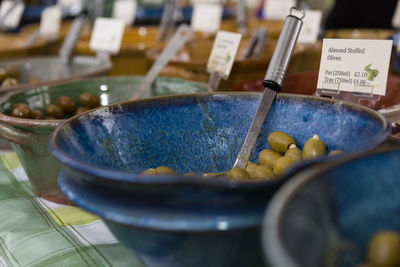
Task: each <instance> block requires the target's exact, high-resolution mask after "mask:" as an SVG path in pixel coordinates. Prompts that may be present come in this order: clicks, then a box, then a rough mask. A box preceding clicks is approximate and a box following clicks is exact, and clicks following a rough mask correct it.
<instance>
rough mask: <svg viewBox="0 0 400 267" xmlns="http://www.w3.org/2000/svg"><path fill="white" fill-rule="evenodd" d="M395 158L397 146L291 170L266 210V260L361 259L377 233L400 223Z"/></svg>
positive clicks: (287, 263) (311, 263) (285, 266)
mask: <svg viewBox="0 0 400 267" xmlns="http://www.w3.org/2000/svg"><path fill="white" fill-rule="evenodd" d="M399 163H400V147H398V146H397V147H391V148H389V149H388V148H386V149H383V150H382V149H380V150H377V151H369V152H366V153H362V154H357V155H351V156H348V157H344V158H340V159H337V160H336V161H332V162H325V163H323V164H318V165H313V166H312V168H306V169H305V170H303V171H302V172H299V173H297V174H296V175H294V176H293V177H292V179H291V180H290V181H289V182H288V183H287V184H285V185H284V186H283V187H282V188H281V189H280V190H279V191H278V192H277V194H276V195H275V196H274V197H273V199H272V201H271V202H270V205H269V207H268V208H267V212H266V214H265V216H264V221H263V232H262V240H263V247H264V253H265V257H266V259H267V261H268V262H269V264H270V265H269V266H272V267H295V266H296V267H300V266H304V267H306V266H307V267H317V266H343V267H345V266H346V267H347V266H358V264H361V263H365V262H366V248H367V244H368V241H369V240H370V238H371V237H372V236H373V235H374V234H375V233H377V232H378V231H380V230H396V231H399V229H400V214H399V212H398V211H399V209H400V189H399V188H400V179H399V172H400V164H399ZM382 253H383V251H382ZM382 253H381V255H383V254H382ZM360 266H361V265H360Z"/></svg>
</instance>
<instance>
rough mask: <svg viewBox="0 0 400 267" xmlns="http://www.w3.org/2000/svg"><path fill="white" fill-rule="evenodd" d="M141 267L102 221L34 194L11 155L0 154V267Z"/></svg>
mask: <svg viewBox="0 0 400 267" xmlns="http://www.w3.org/2000/svg"><path fill="white" fill-rule="evenodd" d="M3 266H41V267H43V266H68V267H70V266H72V267H73V266H79V267H81V266H130V267H132V266H133V267H135V266H144V264H143V263H142V262H141V261H140V260H139V259H138V258H137V257H135V256H134V254H133V253H131V252H130V251H128V250H127V249H126V248H124V247H122V245H121V244H120V243H119V242H118V241H117V240H116V238H115V237H114V236H113V234H112V233H111V232H110V231H109V230H108V228H107V227H106V225H105V224H104V222H103V221H102V220H100V219H99V218H98V217H96V216H95V215H93V214H91V213H88V212H86V211H83V210H81V209H79V208H77V207H73V206H67V205H60V204H56V203H53V202H50V201H46V200H44V199H42V198H39V197H37V196H35V194H34V193H33V192H32V190H31V188H30V186H29V182H28V179H27V177H26V174H25V172H24V170H23V168H22V166H21V164H20V162H19V160H18V158H17V156H16V154H15V153H7V154H2V155H1V156H0V267H3Z"/></svg>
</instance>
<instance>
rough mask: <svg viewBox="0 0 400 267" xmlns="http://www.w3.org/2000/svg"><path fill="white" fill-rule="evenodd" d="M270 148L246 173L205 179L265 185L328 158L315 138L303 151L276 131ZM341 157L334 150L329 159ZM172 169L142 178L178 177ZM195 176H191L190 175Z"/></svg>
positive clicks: (147, 172) (236, 171)
mask: <svg viewBox="0 0 400 267" xmlns="http://www.w3.org/2000/svg"><path fill="white" fill-rule="evenodd" d="M268 144H269V146H270V147H271V149H264V150H262V151H261V152H260V153H259V154H258V164H256V163H252V162H248V164H247V166H246V168H245V169H242V168H239V167H235V168H232V169H230V170H229V171H227V172H225V173H206V174H203V176H204V177H215V176H220V175H221V174H224V175H225V176H227V177H228V178H229V179H232V180H241V181H263V180H272V179H275V178H276V177H277V176H278V175H279V174H281V173H283V172H284V171H286V170H287V169H288V168H289V167H290V166H291V165H293V164H294V163H296V162H298V161H300V160H303V159H312V158H315V157H319V156H324V155H326V146H325V143H324V142H323V141H322V140H320V139H319V137H318V135H314V136H313V137H311V138H310V139H308V140H307V141H306V142H305V144H304V147H303V150H300V149H299V148H298V147H297V146H296V142H295V140H294V139H293V137H291V136H290V135H288V134H286V133H283V132H280V131H275V132H272V133H270V134H269V135H268ZM338 153H341V151H340V150H334V151H332V152H330V153H329V155H335V154H338ZM174 173H175V171H174V170H173V169H171V168H169V167H165V166H161V167H158V168H155V169H153V168H151V169H147V170H144V171H143V172H142V173H141V174H142V175H161V174H174ZM190 174H192V173H188V174H187V175H190Z"/></svg>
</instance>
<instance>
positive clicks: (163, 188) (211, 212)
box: [49, 92, 389, 266]
mask: <svg viewBox="0 0 400 267" xmlns="http://www.w3.org/2000/svg"><path fill="white" fill-rule="evenodd" d="M260 97H261V94H260V93H254V92H238V93H198V94H191V95H180V96H173V97H169V96H167V97H156V98H151V99H146V100H138V101H129V102H122V103H118V104H114V105H110V106H107V107H103V108H99V109H96V110H93V111H90V112H88V113H85V114H82V115H80V116H78V117H75V118H73V119H70V120H68V121H67V122H66V123H64V124H63V125H62V126H61V127H59V128H58V129H56V131H55V132H54V135H53V136H52V137H51V139H50V140H49V149H50V150H51V153H52V154H53V156H54V157H55V158H57V159H58V160H59V161H60V162H61V163H62V164H63V168H62V172H61V174H60V175H59V186H60V189H61V190H62V192H63V193H64V194H65V195H66V197H67V198H68V199H70V200H71V201H72V202H74V203H75V204H76V205H78V206H80V207H82V208H84V209H86V210H88V211H90V212H93V213H95V214H97V215H99V216H100V217H102V218H103V219H104V220H105V222H106V224H107V225H108V226H109V228H110V229H111V231H112V232H113V233H114V234H115V236H116V237H117V238H118V239H119V240H120V241H121V242H122V243H123V244H125V245H126V246H128V247H129V248H131V249H132V250H134V251H135V253H136V254H137V255H139V257H140V258H141V259H142V260H143V261H144V262H145V263H146V264H147V265H149V266H204V264H205V260H206V261H207V266H262V265H263V256H262V249H261V240H260V229H261V222H262V217H263V213H264V210H265V206H266V204H267V203H268V199H269V198H270V197H271V196H272V195H273V193H274V192H275V191H276V190H277V189H278V188H279V186H280V185H281V184H282V183H283V182H284V181H286V180H287V177H288V176H281V177H280V178H278V179H276V180H274V181H270V182H267V181H264V182H257V183H246V182H237V181H236V182H235V181H229V180H226V179H223V178H221V179H207V178H204V177H201V176H184V175H183V173H185V172H221V171H226V170H228V169H229V168H231V167H232V165H233V163H234V160H235V158H236V156H237V154H238V153H239V150H240V148H241V145H242V143H243V141H244V139H245V136H246V134H247V131H248V128H249V126H250V124H251V121H252V118H253V117H254V114H255V111H256V109H257V106H258V103H259V101H260ZM276 130H280V131H283V132H286V133H288V134H290V135H292V136H293V138H294V139H295V140H296V142H297V144H298V145H299V146H300V147H302V146H303V144H304V143H305V141H306V140H307V139H308V138H310V137H311V136H313V135H314V134H318V135H319V136H320V138H321V139H322V140H324V141H325V143H326V144H327V147H328V151H331V150H334V149H342V150H343V151H347V152H356V151H363V150H366V149H369V148H372V147H375V146H377V145H378V144H380V143H381V142H382V141H384V140H385V139H386V138H387V136H388V134H389V124H388V122H387V120H386V119H385V118H384V117H383V116H382V115H380V114H379V113H377V112H375V111H373V110H371V109H368V108H365V107H362V106H359V105H355V104H351V103H346V102H343V101H337V100H331V99H326V98H317V97H311V96H300V95H284V94H282V95H279V96H278V97H277V99H276V101H275V102H274V103H273V105H272V107H271V110H270V113H269V115H268V118H267V120H266V122H265V124H264V127H263V129H262V131H261V134H260V136H259V139H258V141H257V144H256V147H255V149H254V153H253V154H252V156H251V160H252V161H254V162H255V161H256V156H257V154H258V153H259V152H260V151H261V150H262V149H264V148H266V147H268V144H267V136H268V134H269V133H270V132H271V131H276ZM157 166H169V167H171V168H173V169H175V170H176V171H177V172H178V173H180V174H177V175H170V176H139V175H138V173H140V172H141V171H143V170H144V169H147V168H154V167H157ZM293 170H295V168H294V169H293ZM292 172H293V171H292ZM289 173H290V172H289ZM289 173H288V175H289Z"/></svg>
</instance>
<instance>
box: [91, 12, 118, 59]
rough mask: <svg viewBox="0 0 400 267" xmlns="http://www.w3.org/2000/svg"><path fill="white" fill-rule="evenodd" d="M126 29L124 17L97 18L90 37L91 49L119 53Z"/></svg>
mask: <svg viewBox="0 0 400 267" xmlns="http://www.w3.org/2000/svg"><path fill="white" fill-rule="evenodd" d="M124 29H125V22H124V21H123V20H122V19H112V18H97V19H96V20H95V22H94V27H93V32H92V36H91V38H90V49H91V50H93V51H104V52H109V53H111V54H117V53H118V52H119V49H120V47H121V41H122V35H123V34H124Z"/></svg>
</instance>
